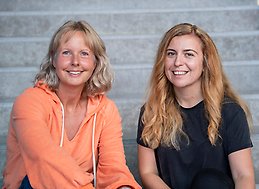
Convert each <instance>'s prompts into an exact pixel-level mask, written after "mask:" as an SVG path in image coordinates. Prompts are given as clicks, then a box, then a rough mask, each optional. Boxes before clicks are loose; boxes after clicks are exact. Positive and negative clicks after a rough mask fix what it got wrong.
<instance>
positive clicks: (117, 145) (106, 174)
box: [97, 102, 140, 189]
mask: <svg viewBox="0 0 259 189" xmlns="http://www.w3.org/2000/svg"><path fill="white" fill-rule="evenodd" d="M105 108H106V109H105V110H104V114H102V113H99V116H100V115H103V117H99V118H97V121H98V120H99V121H101V124H102V131H101V136H100V139H99V155H98V156H99V159H98V165H97V188H120V187H122V186H124V187H129V188H132V189H139V188H140V186H139V185H138V183H137V182H136V181H135V179H134V177H133V176H132V174H131V173H130V171H129V169H128V167H127V165H126V159H125V154H124V147H123V143H122V127H121V118H120V115H119V112H118V110H117V107H116V106H115V104H114V103H113V102H108V104H107V105H106V107H105ZM97 124H99V123H97Z"/></svg>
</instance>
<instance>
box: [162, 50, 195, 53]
mask: <svg viewBox="0 0 259 189" xmlns="http://www.w3.org/2000/svg"><path fill="white" fill-rule="evenodd" d="M166 51H175V52H176V50H174V49H166ZM183 51H184V52H188V51H192V52H194V53H196V54H198V52H197V51H195V50H193V49H184V50H183Z"/></svg>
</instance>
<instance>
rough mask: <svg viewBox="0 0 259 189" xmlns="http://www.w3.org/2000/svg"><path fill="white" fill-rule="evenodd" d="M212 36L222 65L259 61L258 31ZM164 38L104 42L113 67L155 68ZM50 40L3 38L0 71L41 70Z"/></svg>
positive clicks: (144, 36) (118, 37)
mask: <svg viewBox="0 0 259 189" xmlns="http://www.w3.org/2000/svg"><path fill="white" fill-rule="evenodd" d="M0 18H1V17H0ZM211 36H212V38H213V39H214V41H215V44H216V45H217V47H218V50H219V53H220V55H221V57H222V60H223V61H245V60H259V53H258V52H259V45H258V44H259V30H258V31H247V32H236V33H235V32H229V33H228V32H225V33H211ZM161 37H162V34H161V35H160V34H159V35H143V36H113V37H109V36H104V37H103V40H104V42H105V44H106V47H107V53H108V55H109V57H110V61H111V63H112V65H115V64H120V65H124V64H132V63H134V64H135V63H137V64H153V61H154V56H155V53H156V49H157V46H158V43H159V41H160V38H161ZM49 40H50V39H49V38H0V49H1V51H0V56H1V60H0V68H1V67H15V66H16V67H17V66H18V67H25V66H37V67H38V66H39V65H40V63H41V61H42V59H43V57H44V56H45V53H46V52H47V49H48V43H49ZM244 50H245V53H244ZM118 52H119V53H118ZM14 55H15V56H14ZM136 57H137V59H136Z"/></svg>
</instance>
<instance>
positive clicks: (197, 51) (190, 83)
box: [165, 34, 203, 90]
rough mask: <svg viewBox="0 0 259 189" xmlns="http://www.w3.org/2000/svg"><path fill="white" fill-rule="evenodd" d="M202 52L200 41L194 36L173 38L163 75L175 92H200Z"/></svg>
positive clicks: (168, 49) (167, 52) (167, 53)
mask: <svg viewBox="0 0 259 189" xmlns="http://www.w3.org/2000/svg"><path fill="white" fill-rule="evenodd" d="M202 71H203V52H202V46H201V40H200V39H199V38H198V37H197V36H195V35H194V34H188V35H182V36H176V37H174V38H173V39H172V40H171V42H170V44H169V46H168V48H167V50H166V58H165V74H166V77H167V78H168V80H169V81H170V82H171V83H172V84H173V85H174V89H175V90H180V89H193V90H197V89H198V90H201V75H202Z"/></svg>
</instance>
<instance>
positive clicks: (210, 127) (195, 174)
mask: <svg viewBox="0 0 259 189" xmlns="http://www.w3.org/2000/svg"><path fill="white" fill-rule="evenodd" d="M150 78H151V79H150V84H149V90H148V94H147V100H146V102H145V104H144V106H143V107H142V108H141V112H140V116H139V124H138V136H137V142H138V161H139V172H140V176H141V180H142V183H143V186H144V187H145V188H147V189H152V188H174V189H190V188H192V189H201V188H206V189H207V188H210V189H213V188H221V189H224V188H226V189H230V188H234V187H235V188H246V189H248V188H249V189H252V188H255V181H254V170H253V162H252V155H251V147H252V142H251V139H250V128H251V127H252V118H251V114H250V112H249V109H248V107H247V105H246V103H245V102H244V101H242V100H241V98H240V97H239V96H238V94H237V93H236V92H234V90H233V88H232V87H231V84H230V82H229V81H228V79H227V77H226V75H225V74H224V71H223V68H222V63H221V60H220V56H219V54H218V51H217V48H216V46H215V44H214V42H213V40H212V39H211V37H210V36H209V35H208V34H207V33H206V32H204V31H203V30H202V29H201V28H199V27H197V26H195V25H192V24H189V23H181V24H178V25H175V26H174V27H172V28H171V29H170V30H168V31H167V32H166V33H165V35H164V36H163V38H162V40H161V42H160V44H159V47H158V50H157V55H156V60H155V64H154V66H153V71H152V74H151V77H150Z"/></svg>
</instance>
